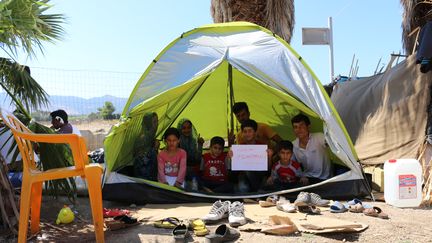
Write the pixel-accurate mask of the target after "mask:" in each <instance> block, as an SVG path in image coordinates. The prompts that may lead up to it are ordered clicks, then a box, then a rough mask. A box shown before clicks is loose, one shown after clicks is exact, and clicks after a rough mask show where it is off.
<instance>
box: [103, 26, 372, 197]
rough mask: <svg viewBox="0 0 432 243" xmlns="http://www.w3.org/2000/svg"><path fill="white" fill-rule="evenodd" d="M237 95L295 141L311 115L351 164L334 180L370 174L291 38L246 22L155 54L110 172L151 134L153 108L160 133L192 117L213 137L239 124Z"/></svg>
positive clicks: (120, 128) (132, 101) (114, 144)
mask: <svg viewBox="0 0 432 243" xmlns="http://www.w3.org/2000/svg"><path fill="white" fill-rule="evenodd" d="M235 101H245V102H247V103H248V105H249V109H250V112H251V118H252V119H255V120H257V121H259V122H265V123H267V124H269V125H270V126H271V127H272V128H273V129H274V130H275V131H277V132H278V134H279V135H281V137H282V138H284V139H289V140H293V139H294V134H293V131H292V126H291V122H290V119H291V117H293V116H294V115H296V114H298V113H299V112H303V113H305V114H307V115H308V116H309V117H310V118H311V120H312V124H313V126H312V132H323V133H324V135H325V137H326V141H327V143H328V144H329V147H330V149H331V151H332V154H333V155H334V157H335V158H337V159H335V160H336V161H340V162H341V163H342V164H344V165H345V166H347V167H349V168H350V171H349V173H346V174H345V175H344V176H339V177H335V178H336V179H334V178H332V180H335V182H337V181H338V180H339V181H344V180H363V179H364V178H363V175H362V169H361V167H360V165H359V164H358V162H357V155H356V153H355V150H354V147H353V144H352V142H351V140H350V138H349V137H348V133H347V132H346V130H345V127H344V125H343V124H342V122H341V119H340V118H339V115H338V114H337V112H336V110H335V109H334V107H333V105H332V103H331V101H330V98H329V97H328V96H327V94H326V93H325V91H324V88H323V87H322V85H321V84H320V82H319V80H318V78H317V77H316V76H315V75H314V74H313V72H312V71H311V69H310V68H309V67H308V66H307V64H306V63H305V62H304V61H303V60H302V58H301V57H300V56H299V55H298V54H297V53H296V52H295V51H294V50H293V49H292V48H291V47H290V46H289V45H288V44H287V43H286V42H285V41H283V40H282V39H281V38H279V37H278V36H276V35H274V34H273V33H271V32H270V31H269V30H267V29H265V28H263V27H260V26H258V25H255V24H251V23H247V22H233V23H222V24H212V25H206V26H202V27H199V28H196V29H194V30H192V31H189V32H186V33H183V34H182V35H181V36H180V37H179V38H177V39H176V40H174V41H173V42H171V43H170V44H169V45H168V46H167V47H166V48H165V49H164V50H163V51H162V52H161V53H160V54H159V55H158V56H157V57H156V58H155V60H154V61H153V62H152V63H151V64H150V65H149V67H148V68H147V70H146V71H145V72H144V74H143V75H142V76H141V78H140V79H139V81H138V82H137V85H136V86H135V88H134V90H133V91H132V93H131V96H130V98H129V100H128V102H127V104H126V106H125V108H124V111H123V114H122V121H121V122H120V123H119V124H118V125H116V126H114V127H113V129H112V131H111V132H110V134H109V135H108V136H107V138H106V139H105V142H104V144H105V151H106V152H105V159H106V164H107V173H109V172H111V171H117V170H119V169H122V168H123V167H125V166H128V165H131V163H132V161H133V158H132V149H133V148H132V147H133V143H134V140H135V139H136V138H137V137H138V135H139V134H140V133H141V132H145V131H143V130H142V127H141V121H142V116H143V115H144V114H145V113H146V112H149V111H151V112H156V113H157V114H158V117H159V127H158V132H157V134H158V136H159V137H160V135H161V134H162V133H163V131H164V130H165V129H166V128H168V127H170V126H175V124H177V122H178V121H179V120H180V119H182V118H184V117H187V118H189V119H190V120H191V121H192V123H193V124H194V126H195V127H196V129H197V131H198V133H200V135H201V136H202V137H204V138H205V139H207V140H209V139H210V138H211V137H213V136H222V137H227V131H228V130H230V129H238V127H239V124H238V123H237V121H236V119H235V118H233V115H232V112H231V106H232V105H233V102H235ZM139 183H143V184H148V183H150V182H146V181H140V182H139ZM150 184H153V186H158V185H155V183H150ZM156 184H157V182H156ZM165 189H169V190H171V189H172V190H174V189H173V188H171V189H170V188H165Z"/></svg>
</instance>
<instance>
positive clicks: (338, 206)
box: [330, 198, 371, 213]
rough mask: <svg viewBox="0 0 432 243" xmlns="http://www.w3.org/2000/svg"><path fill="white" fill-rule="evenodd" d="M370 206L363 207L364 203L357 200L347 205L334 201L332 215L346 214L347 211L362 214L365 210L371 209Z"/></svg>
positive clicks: (331, 208)
mask: <svg viewBox="0 0 432 243" xmlns="http://www.w3.org/2000/svg"><path fill="white" fill-rule="evenodd" d="M370 207H371V206H369V205H363V203H362V201H360V200H359V199H357V198H354V199H353V200H351V201H348V202H346V203H341V202H339V201H334V202H333V204H332V205H330V212H332V213H344V212H346V211H349V212H352V213H362V212H363V210H364V209H365V208H370Z"/></svg>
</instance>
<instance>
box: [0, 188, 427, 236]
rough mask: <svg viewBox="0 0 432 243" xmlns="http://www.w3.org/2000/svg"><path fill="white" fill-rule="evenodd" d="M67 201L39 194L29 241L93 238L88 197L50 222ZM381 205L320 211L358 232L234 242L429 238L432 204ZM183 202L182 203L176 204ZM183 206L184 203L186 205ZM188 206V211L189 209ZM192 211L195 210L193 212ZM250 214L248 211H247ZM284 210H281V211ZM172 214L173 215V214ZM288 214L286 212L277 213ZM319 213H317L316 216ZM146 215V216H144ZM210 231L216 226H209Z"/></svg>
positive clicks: (137, 210)
mask: <svg viewBox="0 0 432 243" xmlns="http://www.w3.org/2000/svg"><path fill="white" fill-rule="evenodd" d="M67 203H68V201H67V200H66V199H64V198H60V199H57V200H56V199H52V198H50V197H48V196H45V197H44V198H43V202H42V211H41V222H42V225H41V232H40V233H39V234H37V235H35V236H33V238H32V239H31V240H30V242H74V241H79V242H94V240H95V238H94V232H93V230H92V226H91V211H90V207H89V205H88V198H85V197H80V198H78V202H77V204H76V206H75V207H74V208H73V210H75V211H77V212H78V213H77V215H78V216H77V217H76V220H75V221H74V222H73V223H72V224H68V225H60V226H57V225H55V224H54V221H55V219H56V216H57V213H58V210H59V209H60V208H61V207H62V205H63V204H67ZM370 204H373V205H374V206H378V207H380V208H381V209H383V211H384V212H386V213H387V214H388V215H389V216H390V219H389V220H383V219H379V218H373V217H369V216H365V215H363V214H361V213H360V214H355V213H349V212H347V213H341V214H332V213H330V212H329V211H323V212H322V214H323V215H324V216H325V217H332V218H337V219H342V220H347V221H352V222H361V223H364V224H367V225H369V227H368V228H367V229H366V230H364V231H363V232H360V233H330V234H309V233H296V234H294V235H291V236H271V235H264V234H262V233H248V232H241V238H240V239H239V240H238V241H237V242H264V241H265V242H266V243H272V242H281V241H282V242H339V241H343V242H356V241H358V242H432V223H431V221H432V208H430V207H429V208H415V209H414V208H405V209H401V208H396V207H393V206H389V205H387V204H385V203H383V202H373V203H370ZM179 206H184V205H179ZM186 206H187V205H186ZM104 207H121V208H127V209H129V210H130V211H131V212H132V213H133V216H134V217H137V218H138V219H143V220H145V219H146V217H147V216H148V213H149V212H150V211H148V210H154V209H148V208H146V207H145V206H136V207H132V208H131V207H129V205H124V204H123V205H122V204H118V203H113V202H104ZM189 210H190V211H189ZM193 212H194V207H193V205H190V207H188V209H187V210H186V211H183V212H182V214H183V215H188V213H190V215H193ZM195 213H196V212H195ZM250 214H251V213H250ZM282 214H284V213H282ZM174 216H176V215H174ZM281 216H289V214H285V215H281ZM318 217H319V216H318ZM147 219H148V217H147ZM59 228H60V229H61V230H60V229H59ZM208 228H209V229H210V231H212V230H214V229H215V228H216V226H209V227H208ZM105 239H106V242H116V243H117V242H173V238H172V236H171V231H170V230H166V229H158V228H155V227H153V226H151V225H149V224H146V223H142V224H140V225H137V226H134V227H130V228H127V229H121V230H118V231H106V232H105ZM0 242H16V238H15V239H14V238H11V237H10V236H9V237H8V236H6V235H0ZM190 242H204V238H202V237H194V238H193V239H191V240H190Z"/></svg>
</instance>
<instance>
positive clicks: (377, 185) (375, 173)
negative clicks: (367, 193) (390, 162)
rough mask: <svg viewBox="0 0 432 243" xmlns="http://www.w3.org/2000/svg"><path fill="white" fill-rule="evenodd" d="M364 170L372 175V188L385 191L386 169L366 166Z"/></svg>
mask: <svg viewBox="0 0 432 243" xmlns="http://www.w3.org/2000/svg"><path fill="white" fill-rule="evenodd" d="M363 170H364V172H365V173H367V174H371V175H372V185H371V186H372V189H373V190H375V191H378V192H384V169H382V168H380V167H376V166H366V167H364V168H363Z"/></svg>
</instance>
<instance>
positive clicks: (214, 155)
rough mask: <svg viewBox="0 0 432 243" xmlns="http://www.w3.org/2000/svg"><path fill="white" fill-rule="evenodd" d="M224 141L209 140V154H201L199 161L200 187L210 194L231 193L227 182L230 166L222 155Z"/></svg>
mask: <svg viewBox="0 0 432 243" xmlns="http://www.w3.org/2000/svg"><path fill="white" fill-rule="evenodd" d="M224 145H225V140H224V139H223V138H221V137H217V136H216V137H213V138H212V139H211V140H210V152H208V153H205V154H203V156H202V160H201V168H200V169H201V186H202V187H205V188H206V189H207V190H208V191H211V192H220V193H227V192H231V191H232V185H231V183H229V181H228V170H229V169H230V164H229V162H228V160H227V153H224V152H223V150H224Z"/></svg>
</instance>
